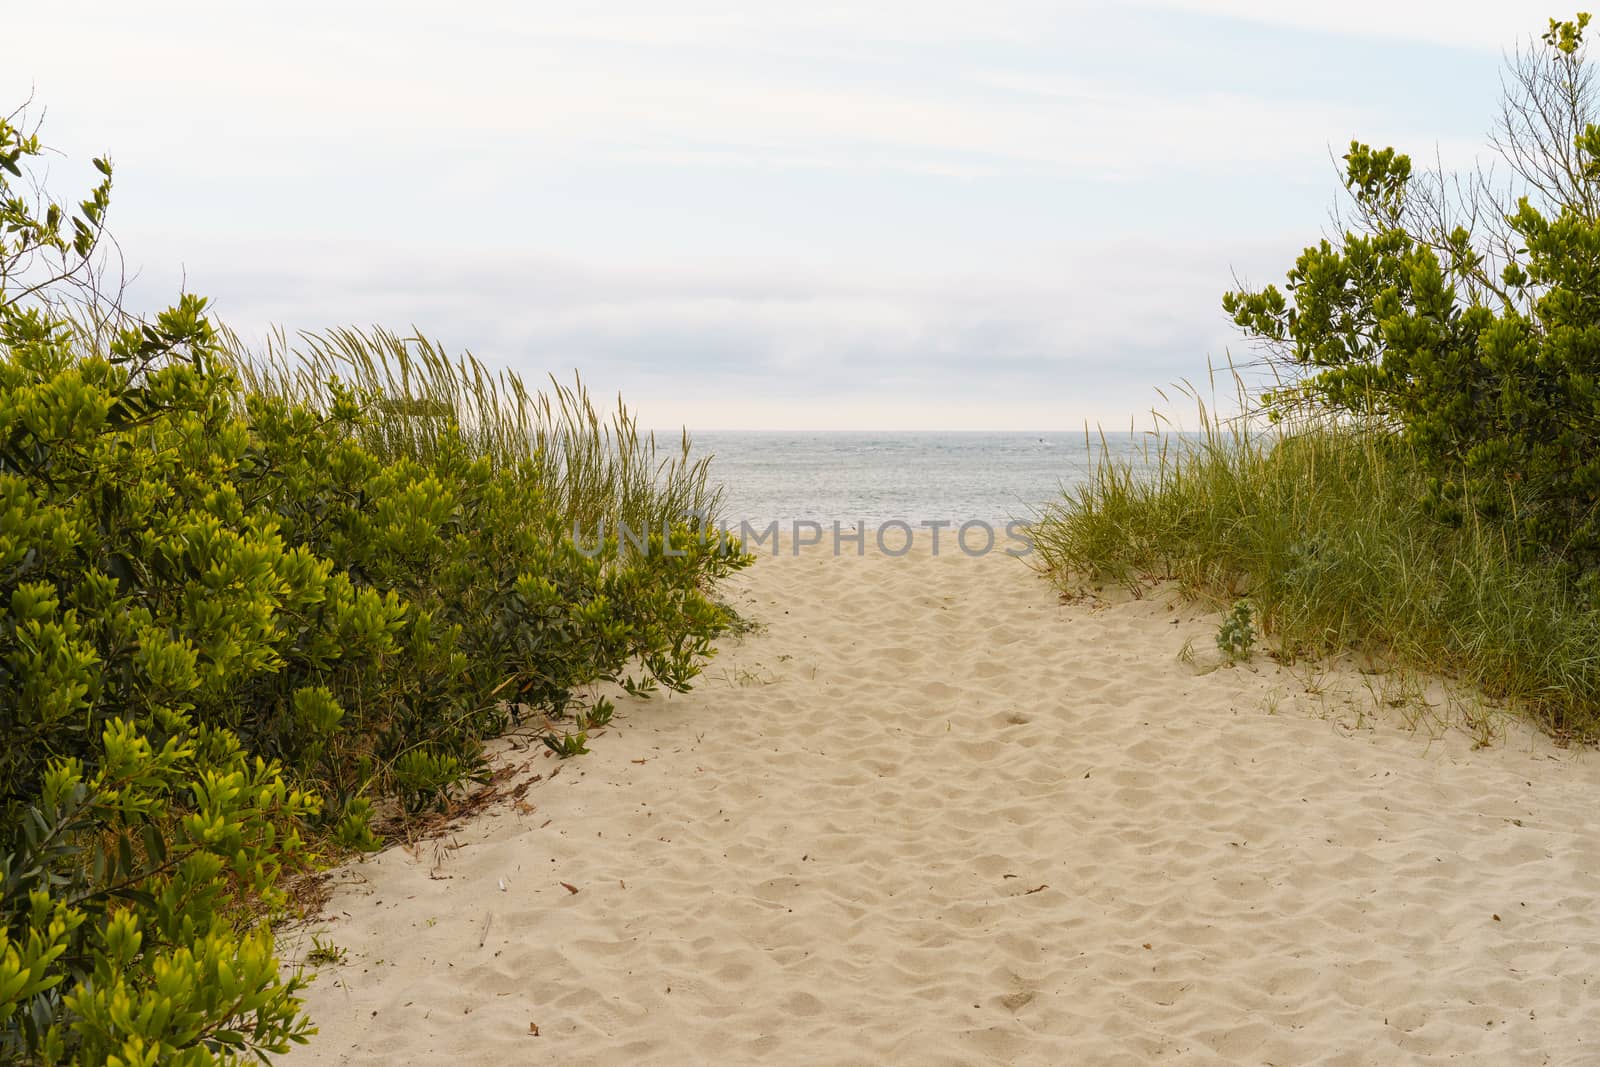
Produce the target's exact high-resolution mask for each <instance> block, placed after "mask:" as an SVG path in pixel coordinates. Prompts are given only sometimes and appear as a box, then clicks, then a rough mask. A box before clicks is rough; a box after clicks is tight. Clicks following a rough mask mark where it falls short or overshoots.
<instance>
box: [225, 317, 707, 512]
mask: <svg viewBox="0 0 1600 1067" xmlns="http://www.w3.org/2000/svg"><path fill="white" fill-rule="evenodd" d="M227 341H228V346H227V347H228V349H229V351H230V352H231V353H232V355H233V358H234V364H235V370H236V372H237V373H238V374H239V376H240V378H241V379H242V381H243V383H244V385H245V388H246V391H247V392H248V393H254V394H258V395H271V396H278V397H283V398H285V399H289V400H293V401H297V402H300V403H303V404H307V405H310V406H312V407H314V408H319V409H323V410H325V409H326V408H327V407H328V405H329V403H330V402H331V399H332V388H331V385H330V383H333V382H339V383H342V384H343V385H344V386H347V387H350V388H353V389H355V390H356V391H357V392H359V393H364V394H366V395H367V396H369V397H371V398H373V400H374V407H375V408H376V411H377V415H378V417H377V418H376V419H375V420H374V424H373V425H372V426H371V427H369V428H368V429H367V430H366V431H365V432H366V437H365V439H364V440H363V441H362V444H363V446H365V447H366V448H368V449H369V450H371V451H373V452H375V453H377V454H379V455H385V456H390V457H395V458H398V457H410V458H415V459H419V460H428V459H431V458H432V456H433V454H434V452H435V451H436V450H437V449H438V448H440V447H441V444H442V443H443V442H450V444H451V446H454V445H456V444H457V443H458V442H463V441H464V442H465V443H466V445H467V447H468V448H469V449H471V450H472V451H473V452H474V453H475V454H478V455H484V456H488V457H489V458H490V459H491V460H493V461H494V462H495V464H496V465H497V466H505V465H514V464H519V463H522V462H525V461H526V462H529V463H531V464H533V466H534V468H535V471H536V473H535V477H534V480H535V483H536V484H538V485H539V486H541V487H542V488H543V490H544V494H545V500H546V502H547V503H549V504H551V505H552V506H553V507H554V508H555V510H556V511H557V512H558V513H559V514H561V515H563V516H565V517H566V519H567V520H568V522H569V523H571V522H576V523H580V524H582V526H583V528H584V529H585V530H586V531H592V530H594V529H596V527H597V525H598V524H599V523H601V522H604V523H605V525H606V527H607V529H608V530H611V531H615V530H616V528H617V524H618V523H626V524H628V526H629V527H630V529H634V530H643V529H646V528H648V529H651V530H656V531H659V530H660V529H661V528H662V525H663V524H664V523H667V524H675V523H681V522H684V521H685V519H686V516H689V515H698V516H701V517H703V518H704V520H705V521H707V522H709V521H711V520H712V519H713V518H715V517H717V516H718V515H719V514H720V511H721V508H722V489H721V487H720V486H718V485H716V484H715V483H713V482H712V481H711V480H710V478H709V471H708V465H709V463H710V457H706V456H701V457H694V456H691V454H690V441H689V436H688V433H687V431H685V432H683V433H682V434H681V435H679V436H678V438H677V439H676V440H673V441H670V442H658V441H657V439H656V436H655V434H654V433H650V432H646V431H641V430H640V428H639V424H638V419H637V416H636V415H635V414H634V413H633V412H632V411H630V410H628V408H627V407H626V406H625V405H623V403H622V402H621V400H618V402H617V406H616V408H615V409H614V410H613V411H612V412H611V413H610V415H609V416H603V415H601V413H600V409H599V408H597V407H596V405H595V402H594V400H593V398H592V397H591V396H590V394H589V392H588V390H587V389H586V388H585V387H584V385H583V382H582V381H581V380H580V379H579V378H577V377H576V376H574V378H573V381H572V384H571V385H566V384H563V383H561V382H559V381H557V380H555V379H554V378H552V379H551V380H550V387H549V389H548V390H536V389H532V388H530V387H529V386H528V385H527V384H526V383H524V382H523V380H522V379H521V377H519V376H518V375H517V374H515V373H514V372H512V371H509V370H499V371H496V370H491V369H489V368H487V367H485V366H484V365H483V364H482V363H481V362H480V361H479V360H478V359H477V358H476V357H474V356H472V355H471V354H470V353H465V354H462V355H460V356H451V355H450V354H449V353H447V352H446V351H445V350H444V349H443V348H441V347H440V346H439V345H438V344H437V343H435V342H433V341H430V340H428V339H427V338H425V337H421V336H402V335H400V334H396V333H392V332H390V331H387V330H383V329H371V330H360V329H348V328H347V329H337V330H329V331H326V332H322V333H301V334H298V335H297V336H296V337H295V338H293V339H290V338H289V337H287V336H286V335H284V334H282V333H276V334H273V335H271V336H270V337H268V339H267V340H266V342H265V343H264V344H263V345H261V346H259V347H255V348H252V347H250V346H248V345H246V344H244V343H243V342H241V341H240V339H239V338H238V337H236V336H231V335H230V336H229V337H228V338H227Z"/></svg>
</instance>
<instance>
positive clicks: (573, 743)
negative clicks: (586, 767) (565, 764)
mask: <svg viewBox="0 0 1600 1067" xmlns="http://www.w3.org/2000/svg"><path fill="white" fill-rule="evenodd" d="M544 744H545V747H546V748H548V749H549V750H550V751H551V752H554V753H555V754H556V755H558V756H560V757H561V758H562V759H567V758H568V757H571V756H581V755H583V754H584V753H585V752H588V751H589V735H588V734H587V733H585V732H584V731H582V730H579V731H578V732H577V733H575V734H562V735H561V736H559V737H557V736H556V735H555V734H545V735H544Z"/></svg>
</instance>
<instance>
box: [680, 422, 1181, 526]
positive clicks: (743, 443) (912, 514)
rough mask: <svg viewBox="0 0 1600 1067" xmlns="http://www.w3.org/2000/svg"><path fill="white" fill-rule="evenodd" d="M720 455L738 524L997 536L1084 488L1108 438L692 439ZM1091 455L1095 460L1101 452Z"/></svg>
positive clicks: (783, 434)
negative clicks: (979, 531) (984, 527)
mask: <svg viewBox="0 0 1600 1067" xmlns="http://www.w3.org/2000/svg"><path fill="white" fill-rule="evenodd" d="M690 436H691V440H692V442H693V445H694V449H695V452H696V453H697V454H700V455H705V454H709V455H711V456H712V457H713V458H712V461H711V477H712V480H713V481H716V482H720V483H721V484H722V485H723V486H724V487H725V490H726V496H725V504H726V507H725V514H726V517H727V518H728V519H729V520H730V522H731V523H734V524H737V523H739V522H740V521H748V522H751V523H753V524H757V525H759V526H762V527H764V526H765V525H766V524H768V523H770V522H773V521H777V522H778V523H779V524H780V526H782V527H784V528H786V529H787V528H788V527H789V526H790V525H791V524H792V523H794V522H796V521H806V520H810V521H814V522H818V523H821V524H822V525H823V527H824V528H826V529H832V524H833V523H834V522H835V521H837V522H839V523H841V524H842V525H843V526H845V527H849V526H850V525H852V524H854V523H858V522H860V523H866V524H867V525H869V526H877V525H880V524H882V523H884V522H890V521H894V520H899V521H902V522H906V523H909V524H911V525H912V526H917V525H918V524H920V523H923V522H937V521H946V522H950V523H952V524H953V525H956V526H959V525H960V524H961V523H963V522H969V521H982V522H986V523H989V524H990V525H992V526H994V527H996V528H997V529H1002V528H1004V526H1005V524H1006V523H1007V522H1009V521H1011V520H1013V519H1021V520H1027V519H1029V518H1031V517H1032V516H1034V515H1035V514H1037V512H1038V511H1039V509H1040V508H1042V507H1044V506H1045V505H1047V504H1049V503H1050V502H1052V501H1054V500H1059V499H1060V498H1061V495H1062V493H1063V492H1065V491H1066V490H1068V489H1070V488H1071V487H1073V486H1074V485H1078V484H1081V482H1082V481H1083V480H1084V478H1085V477H1086V476H1087V475H1088V473H1089V471H1090V469H1091V465H1092V461H1093V458H1094V456H1095V455H1097V454H1099V453H1100V452H1101V450H1102V443H1101V440H1100V438H1099V436H1098V435H1096V436H1095V437H1093V438H1091V439H1090V440H1089V441H1087V442H1086V441H1085V438H1084V434H1083V432H1082V431H1081V430H1080V431H1077V432H1056V433H977V432H975V433H948V432H940V433H922V432H895V433H888V432H884V433H861V432H855V431H837V432H814V431H813V432H789V431H759V432H746V431H739V432H732V431H704V432H700V433H694V432H693V431H691V434H690ZM1150 440H1151V438H1149V437H1148V436H1147V435H1145V434H1137V435H1130V434H1128V433H1126V432H1124V433H1121V434H1116V435H1110V434H1108V435H1107V436H1106V439H1105V448H1106V451H1107V452H1108V453H1109V454H1110V455H1111V456H1114V457H1116V458H1126V459H1133V460H1134V461H1136V462H1142V460H1143V458H1144V454H1145V447H1146V444H1147V443H1148V442H1149V441H1150ZM1091 448H1092V451H1091Z"/></svg>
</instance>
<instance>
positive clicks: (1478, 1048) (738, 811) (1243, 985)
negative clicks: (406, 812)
mask: <svg viewBox="0 0 1600 1067" xmlns="http://www.w3.org/2000/svg"><path fill="white" fill-rule="evenodd" d="M735 599H736V601H737V602H738V603H740V605H741V606H742V607H743V608H744V609H745V610H747V611H748V612H750V613H751V614H753V615H754V616H755V617H756V618H757V619H758V620H760V621H761V622H762V623H764V624H765V626H766V629H765V631H764V632H761V633H757V634H753V635H750V636H748V637H746V638H745V639H743V640H742V641H740V642H737V643H729V644H728V645H727V646H726V647H725V649H724V651H723V653H722V655H721V656H719V657H718V659H717V660H716V661H714V663H713V664H712V665H711V667H710V668H709V669H708V672H707V677H706V678H705V679H704V680H703V682H702V684H701V685H700V686H699V687H698V688H697V689H696V690H695V691H694V692H693V693H691V694H688V695H685V696H673V697H670V698H667V699H661V698H656V699H654V700H650V701H637V702H636V701H623V702H622V704H621V706H620V710H619V715H618V720H619V721H618V724H617V726H615V727H614V728H612V729H610V730H609V731H607V733H606V734H605V735H604V736H602V737H599V738H598V739H596V740H595V741H594V743H593V746H592V747H593V751H592V753H591V754H590V755H588V756H585V757H580V758H578V759H575V760H571V761H568V762H566V763H564V764H558V762H557V761H555V760H553V759H546V758H543V756H542V753H540V752H537V751H535V750H531V749H530V750H526V751H523V752H514V751H513V752H509V753H508V754H507V755H508V758H510V759H513V760H517V761H521V762H526V763H528V769H527V770H526V771H525V772H523V773H525V774H526V775H528V776H531V775H532V774H534V773H540V774H543V775H544V778H543V779H542V780H541V781H539V782H537V783H535V784H533V785H532V787H531V788H530V789H529V790H528V791H527V793H526V795H525V796H524V798H523V801H522V802H521V803H520V804H518V805H507V806H504V807H501V808H499V809H498V810H495V811H493V812H492V813H490V814H488V815H485V816H480V817H478V818H475V819H473V820H471V821H469V822H467V823H466V824H464V825H462V826H461V827H459V828H458V829H457V830H456V831H454V832H453V833H451V834H449V835H448V836H447V837H446V838H444V839H443V840H441V841H437V842H429V843H425V844H424V845H422V846H421V847H420V848H419V849H417V850H415V851H408V850H405V849H393V850H390V851H388V852H385V853H383V854H381V855H379V856H378V857H376V858H374V859H371V860H369V861H368V862H366V863H364V864H357V865H352V866H351V867H349V868H347V869H345V870H343V871H341V872H339V876H338V877H339V881H340V882H341V886H340V888H339V889H338V890H337V891H336V893H335V896H334V897H333V899H332V901H331V902H330V904H329V905H328V908H327V910H326V913H325V915H324V917H323V919H322V920H321V921H320V922H318V923H317V924H316V925H315V926H313V927H312V928H311V929H312V930H315V931H317V932H319V933H320V934H321V935H322V936H323V937H324V938H326V939H329V940H331V941H333V942H335V943H337V944H338V945H340V946H343V947H344V948H345V949H346V950H347V953H348V954H347V958H346V960H345V962H344V963H343V964H342V965H337V966H334V965H327V966H323V967H322V968H321V971H320V974H319V975H318V978H317V981H316V982H315V984H314V986H313V989H312V991H311V995H310V1005H309V1006H310V1009H311V1011H312V1013H313V1015H314V1017H315V1019H316V1020H317V1022H318V1023H319V1024H320V1025H321V1027H322V1033H321V1035H320V1036H319V1037H318V1038H317V1039H316V1040H315V1041H314V1042H313V1044H312V1045H311V1046H310V1047H309V1048H308V1049H306V1050H304V1051H302V1052H299V1053H297V1054H296V1055H294V1056H292V1057H291V1058H290V1062H293V1063H297V1064H298V1063H311V1062H328V1063H352V1064H354V1063H361V1064H397V1063H422V1064H427V1063H450V1062H460V1063H558V1064H586V1063H598V1064H630V1065H631V1064H680V1063H682V1064H692V1063H718V1064H724V1063H761V1064H811V1063H905V1064H941V1063H1016V1064H1064V1063H1102V1062H1148V1061H1162V1062H1165V1061H1168V1060H1172V1061H1178V1062H1195V1063H1253V1064H1261V1063H1273V1064H1301V1063H1312V1062H1316V1063H1350V1064H1357V1063H1373V1064H1379V1063H1382V1064H1388V1063H1400V1062H1444V1061H1449V1062H1452V1063H1494V1064H1513V1063H1594V1062H1600V986H1594V985H1591V981H1590V980H1591V976H1600V966H1597V965H1600V927H1597V921H1596V915H1595V907H1594V903H1595V900H1596V898H1597V892H1600V837H1597V836H1596V835H1595V834H1594V833H1592V832H1591V831H1590V826H1589V824H1590V822H1591V820H1592V818H1593V815H1594V812H1595V811H1596V807H1597V799H1600V764H1597V762H1596V760H1595V759H1594V758H1593V757H1592V756H1584V755H1575V754H1573V753H1569V752H1565V751H1561V750H1559V749H1556V748H1554V747H1552V746H1551V745H1549V744H1548V743H1547V742H1545V741H1543V740H1542V739H1539V738H1537V737H1534V736H1532V735H1530V734H1529V733H1527V732H1526V731H1525V730H1519V729H1516V728H1512V729H1509V730H1508V731H1506V732H1505V734H1504V735H1503V736H1501V737H1500V738H1499V739H1498V740H1496V741H1495V743H1493V744H1491V745H1490V746H1489V747H1486V748H1474V741H1473V738H1472V736H1471V734H1470V732H1469V731H1467V730H1464V729H1450V730H1446V731H1444V732H1443V734H1442V735H1440V736H1431V733H1437V732H1438V731H1429V730H1428V729H1423V730H1417V731H1413V730H1409V729H1407V728H1406V727H1405V723H1404V722H1403V719H1405V718H1407V717H1414V716H1415V715H1416V713H1417V712H1418V710H1419V707H1420V706H1419V705H1418V704H1416V703H1415V702H1414V701H1413V702H1411V703H1409V704H1407V703H1405V702H1404V700H1403V697H1404V696H1405V691H1404V687H1403V686H1401V685H1400V684H1398V682H1397V681H1396V680H1395V679H1392V678H1389V679H1385V678H1383V677H1381V676H1379V677H1375V676H1368V675H1362V674H1360V673H1358V672H1356V671H1355V670H1353V669H1337V670H1331V671H1326V672H1312V673H1308V672H1306V671H1287V670H1284V669H1282V668H1279V667H1277V666H1275V665H1274V664H1272V662H1271V661H1270V660H1268V659H1266V658H1265V657H1262V656H1257V657H1256V661H1255V662H1254V663H1252V664H1249V665H1244V666H1239V667H1222V668H1221V669H1216V670H1205V669H1204V668H1205V667H1207V666H1209V665H1208V664H1207V663H1205V656H1204V652H1205V650H1206V649H1207V648H1208V647H1214V646H1212V635H1213V634H1214V633H1215V630H1216V625H1217V617H1216V616H1214V615H1207V614H1204V613H1202V612H1200V611H1198V610H1193V609H1188V608H1181V607H1175V606H1174V605H1172V604H1170V603H1169V602H1168V601H1167V599H1166V598H1164V597H1159V596H1158V597H1154V598H1149V599H1144V600H1139V601H1132V602H1127V603H1120V604H1097V603H1095V602H1093V601H1078V602H1074V603H1071V604H1060V603H1058V601H1057V598H1056V596H1055V595H1054V594H1053V592H1052V591H1051V589H1050V588H1049V586H1047V585H1046V584H1045V583H1044V582H1043V581H1041V580H1040V579H1039V578H1038V577H1036V576H1035V575H1034V574H1033V573H1032V572H1030V571H1029V570H1028V569H1027V568H1026V567H1025V566H1024V565H1022V564H1019V563H1017V562H1016V561H1014V560H1010V559H1006V558H1004V557H1001V556H992V557H989V558H985V559H979V560H974V559H968V558H965V557H962V556H960V555H953V556H951V555H946V556H941V557H939V558H933V557H930V556H928V555H926V554H918V555H915V556H912V557H907V558H905V559H899V560H896V559H889V558H882V557H867V558H865V559H855V558H847V559H836V558H832V557H830V556H826V555H813V556H802V557H800V558H798V559H795V558H780V559H777V560H772V559H766V560H763V561H762V562H761V563H760V564H759V565H758V566H756V567H755V568H753V569H752V570H750V571H749V572H746V573H745V574H743V575H740V576H739V577H738V578H737V579H736V581H735ZM1191 638H1193V639H1194V645H1195V648H1197V649H1199V650H1201V652H1202V656H1201V661H1202V662H1201V665H1200V668H1199V669H1197V667H1196V666H1195V665H1191V664H1188V663H1184V662H1180V661H1179V659H1178V658H1177V653H1178V652H1179V650H1180V649H1181V648H1182V647H1183V645H1184V643H1185V641H1186V640H1188V639H1191ZM1308 687H1309V688H1310V689H1311V690H1314V691H1312V692H1308ZM1424 695H1425V696H1427V697H1428V698H1429V699H1432V700H1433V701H1435V702H1436V703H1437V702H1438V701H1439V699H1440V696H1439V690H1438V689H1437V687H1433V688H1431V689H1429V690H1427V691H1426V693H1425V694H1424ZM1388 702H1399V703H1401V704H1402V706H1401V707H1398V708H1394V707H1389V706H1388ZM1443 711H1444V709H1443V708H1441V709H1440V712H1441V713H1442V712H1443ZM558 767H559V773H557V774H554V775H553V776H552V772H555V771H556V770H557V768H558ZM563 883H566V885H567V886H570V887H572V888H573V889H575V890H576V892H572V891H571V890H569V889H568V888H566V887H565V886H564V885H563ZM1595 980H1596V982H1600V977H1596V979H1595ZM530 1024H535V1025H536V1026H537V1028H538V1036H533V1034H532V1032H531V1030H530Z"/></svg>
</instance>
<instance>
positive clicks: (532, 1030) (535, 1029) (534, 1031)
mask: <svg viewBox="0 0 1600 1067" xmlns="http://www.w3.org/2000/svg"><path fill="white" fill-rule="evenodd" d="M528 1036H529V1037H538V1036H539V1024H538V1023H529V1024H528Z"/></svg>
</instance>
